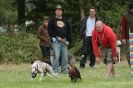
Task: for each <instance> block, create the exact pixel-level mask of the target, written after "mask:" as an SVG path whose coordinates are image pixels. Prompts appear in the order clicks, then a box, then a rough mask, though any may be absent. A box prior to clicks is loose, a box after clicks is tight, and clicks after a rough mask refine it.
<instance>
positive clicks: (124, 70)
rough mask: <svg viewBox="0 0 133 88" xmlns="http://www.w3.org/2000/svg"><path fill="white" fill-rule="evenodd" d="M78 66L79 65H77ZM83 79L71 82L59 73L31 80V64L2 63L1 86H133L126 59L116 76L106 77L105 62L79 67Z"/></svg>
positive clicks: (115, 87) (118, 66)
mask: <svg viewBox="0 0 133 88" xmlns="http://www.w3.org/2000/svg"><path fill="white" fill-rule="evenodd" d="M77 66H78V65H77ZM79 70H80V72H81V75H82V80H81V81H78V82H77V83H71V81H70V78H69V77H68V75H64V74H59V76H60V78H59V79H57V78H50V77H45V78H44V79H43V80H42V81H41V82H40V81H38V80H39V77H37V79H35V80H33V81H32V80H31V65H30V64H21V65H10V64H9V65H5V64H2V65H0V88H133V78H131V77H130V76H129V68H128V65H127V63H126V61H123V62H121V63H118V64H117V65H116V70H117V76H116V78H110V79H105V78H104V75H105V72H106V67H105V65H104V64H103V63H100V64H99V65H96V67H95V68H94V69H90V68H89V67H88V66H87V67H86V68H85V69H79Z"/></svg>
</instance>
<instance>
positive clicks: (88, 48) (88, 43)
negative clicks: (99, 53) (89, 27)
mask: <svg viewBox="0 0 133 88" xmlns="http://www.w3.org/2000/svg"><path fill="white" fill-rule="evenodd" d="M87 54H89V60H90V64H89V66H91V67H92V66H94V65H95V56H94V53H93V47H92V38H91V37H86V38H85V39H84V40H83V50H82V58H81V61H80V67H85V63H86V60H87Z"/></svg>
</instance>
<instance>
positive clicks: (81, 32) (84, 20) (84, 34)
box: [80, 16, 100, 38]
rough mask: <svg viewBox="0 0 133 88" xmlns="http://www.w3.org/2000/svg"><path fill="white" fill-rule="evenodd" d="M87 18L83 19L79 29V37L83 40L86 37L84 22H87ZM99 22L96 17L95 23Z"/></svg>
mask: <svg viewBox="0 0 133 88" xmlns="http://www.w3.org/2000/svg"><path fill="white" fill-rule="evenodd" d="M87 19H88V16H87V17H85V18H83V20H82V21H81V27H80V34H81V37H83V38H85V37H86V33H85V30H86V22H87ZM98 20H100V19H99V18H98V17H96V21H98Z"/></svg>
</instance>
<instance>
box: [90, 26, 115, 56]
mask: <svg viewBox="0 0 133 88" xmlns="http://www.w3.org/2000/svg"><path fill="white" fill-rule="evenodd" d="M92 44H93V51H94V55H95V57H100V52H99V48H98V46H99V45H101V46H102V47H103V48H111V50H112V54H113V57H116V56H117V49H116V44H117V36H116V34H115V33H114V32H113V30H112V29H111V28H110V27H108V26H107V25H104V26H103V31H102V32H98V31H97V30H96V28H95V29H94V30H93V32H92Z"/></svg>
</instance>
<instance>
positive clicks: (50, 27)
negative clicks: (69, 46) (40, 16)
mask: <svg viewBox="0 0 133 88" xmlns="http://www.w3.org/2000/svg"><path fill="white" fill-rule="evenodd" d="M48 33H49V35H50V37H51V38H52V37H56V29H55V24H54V19H51V20H50V21H49V23H48Z"/></svg>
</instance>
